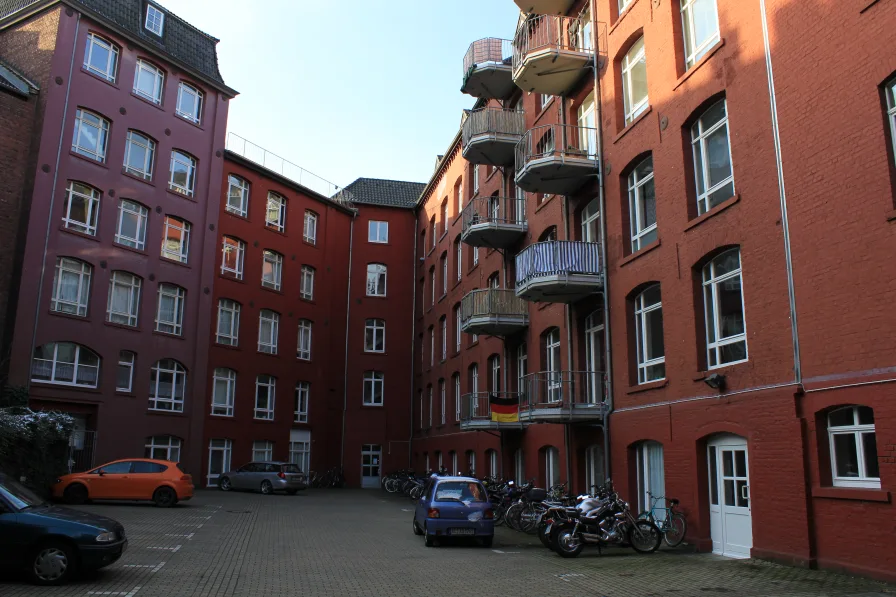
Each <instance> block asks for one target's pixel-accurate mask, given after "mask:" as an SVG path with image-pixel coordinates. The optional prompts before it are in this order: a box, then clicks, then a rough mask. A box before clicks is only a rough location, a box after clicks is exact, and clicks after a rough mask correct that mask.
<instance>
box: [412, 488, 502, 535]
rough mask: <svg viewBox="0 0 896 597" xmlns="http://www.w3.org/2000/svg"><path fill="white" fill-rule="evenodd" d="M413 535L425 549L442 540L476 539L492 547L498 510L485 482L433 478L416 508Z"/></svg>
mask: <svg viewBox="0 0 896 597" xmlns="http://www.w3.org/2000/svg"><path fill="white" fill-rule="evenodd" d="M414 534H415V535H423V537H424V538H425V540H426V546H427V547H432V546H433V545H435V543H436V541H438V540H439V539H440V538H448V537H469V538H475V539H477V540H478V541H479V543H480V544H481V545H482V546H483V547H491V545H492V540H493V539H494V537H495V511H494V510H493V509H492V504H491V502H489V500H488V493H487V492H486V491H485V487H483V485H482V483H480V482H479V481H477V480H476V479H473V478H471V477H435V476H434V477H432V478H430V479H429V481H427V482H426V486H425V488H424V490H423V497H421V498H420V499H419V500H418V501H417V507H416V508H415V509H414Z"/></svg>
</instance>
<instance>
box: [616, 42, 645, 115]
mask: <svg viewBox="0 0 896 597" xmlns="http://www.w3.org/2000/svg"><path fill="white" fill-rule="evenodd" d="M622 100H623V106H624V109H625V124H629V123H630V122H631V121H633V120H634V119H635V118H637V117H638V115H640V114H641V113H642V112H644V110H646V109H647V106H648V101H647V58H646V56H645V53H644V38H643V37H642V38H640V39H639V40H638V41H636V42H635V43H634V44H632V47H631V49H629V51H628V52H627V53H626V54H625V56H624V57H623V58H622Z"/></svg>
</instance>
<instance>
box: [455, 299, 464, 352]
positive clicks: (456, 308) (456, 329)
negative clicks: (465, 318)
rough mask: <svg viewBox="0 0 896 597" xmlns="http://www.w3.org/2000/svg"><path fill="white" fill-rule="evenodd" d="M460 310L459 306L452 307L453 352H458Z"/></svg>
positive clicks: (460, 321)
mask: <svg viewBox="0 0 896 597" xmlns="http://www.w3.org/2000/svg"><path fill="white" fill-rule="evenodd" d="M461 323H462V319H461V310H460V306H457V307H455V308H454V352H460V345H461V336H462V332H461Z"/></svg>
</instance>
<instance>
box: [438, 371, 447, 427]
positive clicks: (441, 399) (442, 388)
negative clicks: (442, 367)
mask: <svg viewBox="0 0 896 597" xmlns="http://www.w3.org/2000/svg"><path fill="white" fill-rule="evenodd" d="M439 403H440V405H441V409H440V412H441V414H440V415H439V424H440V425H444V424H445V418H446V414H445V380H444V379H440V380H439Z"/></svg>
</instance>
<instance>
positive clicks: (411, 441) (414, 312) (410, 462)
mask: <svg viewBox="0 0 896 597" xmlns="http://www.w3.org/2000/svg"><path fill="white" fill-rule="evenodd" d="M418 213H419V210H414V226H413V231H412V232H411V236H412V239H413V243H414V261H413V263H411V390H410V394H411V399H410V401H409V403H410V405H411V406H410V411H411V416H410V425H409V429H408V468H412V467H413V465H414V462H413V458H414V457H413V452H414V368H415V367H416V366H417V351H415V350H414V340H415V339H416V337H417V336H416V335H417V214H418ZM446 390H447V388H446Z"/></svg>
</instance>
